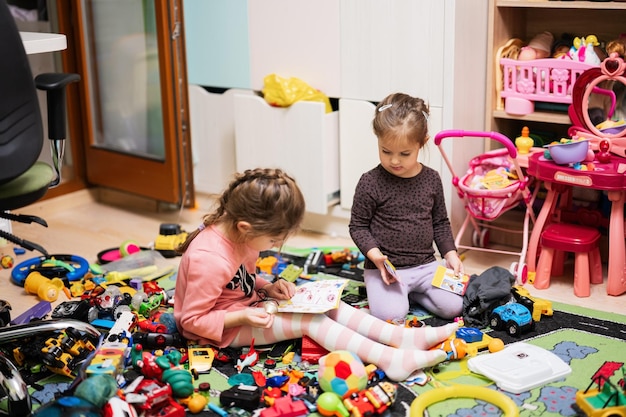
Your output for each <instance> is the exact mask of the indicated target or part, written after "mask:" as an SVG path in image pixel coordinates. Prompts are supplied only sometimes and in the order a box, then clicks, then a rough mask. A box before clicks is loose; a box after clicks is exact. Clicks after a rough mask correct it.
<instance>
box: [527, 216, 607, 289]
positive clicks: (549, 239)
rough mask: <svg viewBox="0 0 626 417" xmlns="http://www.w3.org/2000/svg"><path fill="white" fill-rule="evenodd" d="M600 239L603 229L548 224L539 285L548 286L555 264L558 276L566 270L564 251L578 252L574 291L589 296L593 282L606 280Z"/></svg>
mask: <svg viewBox="0 0 626 417" xmlns="http://www.w3.org/2000/svg"><path fill="white" fill-rule="evenodd" d="M599 241H600V232H599V231H598V230H597V229H594V228H592V227H587V226H580V225H576V224H568V223H554V224H551V225H549V226H547V227H546V228H545V229H544V230H543V232H541V238H540V242H541V254H540V255H539V262H538V263H537V274H536V276H535V281H534V283H533V285H534V286H535V288H537V289H545V288H548V287H549V286H550V276H551V274H552V270H553V268H554V272H555V276H558V275H556V273H557V272H558V274H559V275H560V274H562V273H563V259H564V257H563V252H574V254H575V258H574V294H575V295H576V296H577V297H589V293H590V291H589V283H590V282H591V283H592V284H602V282H603V279H602V261H601V259H600V248H599V245H598V243H599Z"/></svg>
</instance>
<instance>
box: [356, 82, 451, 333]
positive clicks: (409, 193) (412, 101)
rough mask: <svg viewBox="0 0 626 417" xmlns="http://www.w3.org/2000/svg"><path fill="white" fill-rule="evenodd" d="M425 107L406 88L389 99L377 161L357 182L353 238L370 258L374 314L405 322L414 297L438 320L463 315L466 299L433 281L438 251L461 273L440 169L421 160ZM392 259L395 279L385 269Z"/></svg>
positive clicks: (378, 127)
mask: <svg viewBox="0 0 626 417" xmlns="http://www.w3.org/2000/svg"><path fill="white" fill-rule="evenodd" d="M428 114H429V110H428V106H427V105H426V104H425V103H424V101H423V100H422V99H420V98H416V97H411V96H408V95H406V94H402V93H395V94H391V95H389V96H387V97H386V98H385V99H384V100H383V101H381V102H380V103H379V104H378V106H377V108H376V111H375V113H374V121H373V128H374V133H375V134H376V136H377V138H378V156H379V158H380V164H379V165H378V166H377V167H375V168H374V169H372V170H370V171H368V172H366V173H365V174H363V175H362V176H361V178H360V180H359V182H358V184H357V186H356V191H355V194H354V201H353V204H352V214H351V218H350V236H351V237H352V240H353V241H354V243H355V244H356V245H357V247H358V248H359V249H360V250H361V252H362V253H363V254H365V256H366V260H365V274H364V279H365V285H366V288H367V297H368V300H369V306H370V312H371V314H372V315H374V316H376V317H378V318H380V319H383V320H392V321H402V320H404V319H405V317H406V314H407V313H408V311H409V301H413V302H416V303H419V304H420V305H421V306H422V307H424V308H426V309H427V310H429V311H430V312H431V313H433V314H436V315H437V316H439V317H442V318H446V319H451V318H454V317H457V316H461V315H462V310H463V297H462V296H460V295H458V294H454V293H452V292H449V291H446V290H443V289H441V288H437V287H435V286H433V285H432V279H433V276H434V274H435V270H436V269H437V266H439V262H438V261H437V259H436V258H435V250H434V248H433V242H434V243H435V244H436V245H437V249H438V250H439V253H440V254H441V255H442V256H443V258H444V259H445V260H446V262H447V266H448V267H449V268H452V269H454V271H455V273H462V272H463V264H462V262H461V259H460V258H459V255H458V253H457V251H456V247H455V244H454V238H453V236H452V230H451V228H450V221H449V219H448V214H447V210H446V205H445V200H444V194H443V185H442V183H441V178H440V176H439V173H438V172H437V171H435V170H433V169H432V168H429V167H427V166H425V165H423V164H421V163H420V162H418V161H417V157H418V155H419V152H420V150H421V149H422V147H424V145H426V142H428V139H429V136H428ZM387 259H388V260H389V261H390V262H391V263H392V264H393V265H394V266H395V267H396V268H397V271H396V276H395V277H394V276H393V275H392V274H391V273H390V272H389V271H388V270H387V269H386V268H385V261H386V260H387Z"/></svg>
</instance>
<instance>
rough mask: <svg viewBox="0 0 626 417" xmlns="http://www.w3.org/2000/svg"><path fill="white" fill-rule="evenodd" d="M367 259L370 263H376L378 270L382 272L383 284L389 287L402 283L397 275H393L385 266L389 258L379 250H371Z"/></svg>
mask: <svg viewBox="0 0 626 417" xmlns="http://www.w3.org/2000/svg"><path fill="white" fill-rule="evenodd" d="M367 257H368V258H369V260H370V261H372V262H374V265H376V268H378V270H379V271H380V276H381V277H382V279H383V282H384V283H385V284H387V285H390V284H393V283H396V282H400V278H399V277H398V275H397V274H396V275H395V276H394V275H392V274H391V273H390V272H389V271H388V270H387V267H386V266H385V262H386V261H387V256H386V255H383V253H382V252H381V251H380V249H378V248H374V249H371V250H370V251H369V252H367Z"/></svg>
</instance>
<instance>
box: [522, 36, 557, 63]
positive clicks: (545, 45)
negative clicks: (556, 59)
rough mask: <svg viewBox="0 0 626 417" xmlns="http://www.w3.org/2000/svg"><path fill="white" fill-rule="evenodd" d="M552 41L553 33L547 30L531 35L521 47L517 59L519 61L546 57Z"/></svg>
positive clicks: (548, 54)
mask: <svg viewBox="0 0 626 417" xmlns="http://www.w3.org/2000/svg"><path fill="white" fill-rule="evenodd" d="M552 42H554V35H553V34H552V33H550V32H548V31H545V32H542V33H540V34H538V35H536V36H535V37H533V38H532V39H531V40H530V42H528V45H526V46H524V47H522V49H521V50H520V53H519V55H518V58H517V59H519V60H520V61H532V60H533V59H543V58H548V57H549V56H550V50H551V48H552Z"/></svg>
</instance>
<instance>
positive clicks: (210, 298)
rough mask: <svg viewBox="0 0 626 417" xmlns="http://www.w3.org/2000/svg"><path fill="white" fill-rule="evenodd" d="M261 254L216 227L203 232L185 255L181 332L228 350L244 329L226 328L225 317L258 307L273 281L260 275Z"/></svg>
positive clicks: (178, 296) (179, 283)
mask: <svg viewBox="0 0 626 417" xmlns="http://www.w3.org/2000/svg"><path fill="white" fill-rule="evenodd" d="M258 257H259V252H258V251H255V250H253V249H250V248H249V247H247V246H246V245H241V244H236V243H234V242H232V241H230V240H228V239H227V238H226V236H224V235H222V234H221V233H220V232H219V231H218V230H217V229H216V228H215V227H208V228H206V229H205V230H203V231H201V232H200V233H199V234H198V235H197V236H196V237H195V239H194V240H193V241H192V242H191V244H190V245H189V247H188V248H187V250H186V251H185V253H184V254H183V256H182V258H181V261H180V266H179V268H178V276H177V278H176V290H175V294H174V318H175V319H176V325H177V326H178V330H179V331H180V333H181V334H182V335H183V336H184V337H185V338H187V339H189V340H194V341H196V343H199V344H212V345H215V346H217V347H226V346H228V345H229V344H230V343H231V342H232V341H233V339H234V338H235V336H236V335H237V333H238V332H239V328H238V327H237V328H231V329H224V315H225V314H226V312H227V311H236V310H241V309H243V308H246V307H248V306H251V305H254V304H255V303H257V302H258V301H259V300H260V298H259V295H258V294H257V292H256V289H259V288H262V287H264V286H265V285H267V284H269V282H268V281H267V280H265V279H263V278H258V277H256V275H255V272H256V261H257V259H258Z"/></svg>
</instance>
